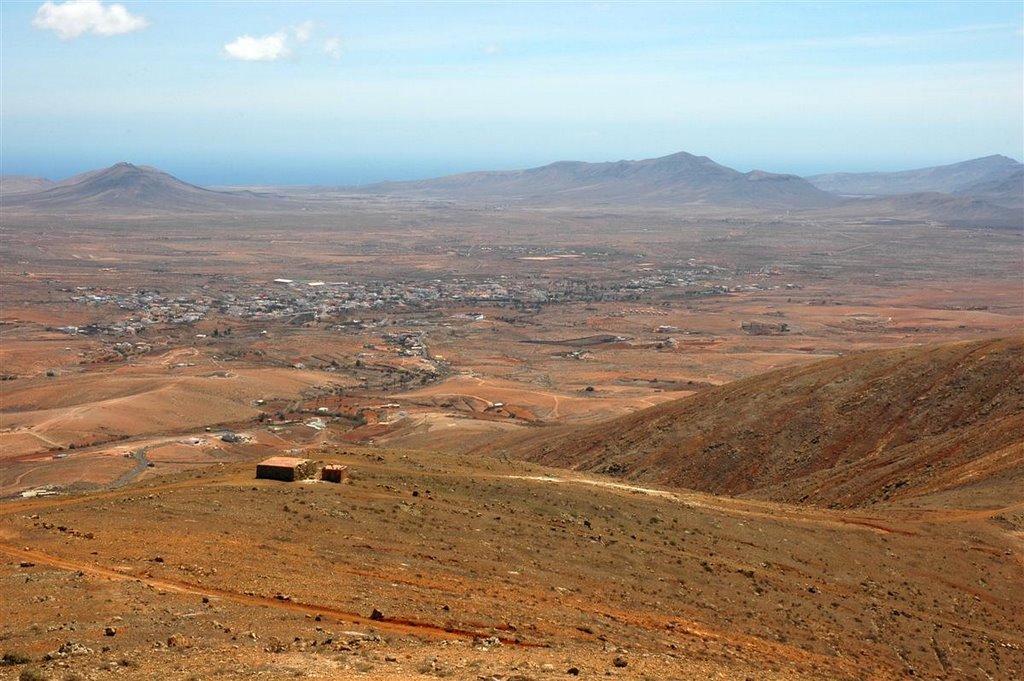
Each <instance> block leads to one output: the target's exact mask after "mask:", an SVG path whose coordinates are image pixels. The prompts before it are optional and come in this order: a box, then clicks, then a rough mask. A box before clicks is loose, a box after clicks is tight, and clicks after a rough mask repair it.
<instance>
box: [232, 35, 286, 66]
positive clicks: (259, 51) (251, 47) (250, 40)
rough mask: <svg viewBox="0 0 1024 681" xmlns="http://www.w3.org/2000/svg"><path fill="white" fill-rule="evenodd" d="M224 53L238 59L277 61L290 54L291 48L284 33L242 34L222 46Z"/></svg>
mask: <svg viewBox="0 0 1024 681" xmlns="http://www.w3.org/2000/svg"><path fill="white" fill-rule="evenodd" d="M224 54H226V55H227V56H228V57H230V58H232V59H238V60H240V61H277V60H278V59H284V58H285V57H287V56H288V55H289V54H291V49H290V48H289V46H288V36H287V35H286V34H284V33H272V34H271V35H265V36H263V37H261V38H255V37H253V36H251V35H242V36H239V37H237V38H235V39H234V40H232V41H231V42H230V43H228V44H226V45H225V46H224Z"/></svg>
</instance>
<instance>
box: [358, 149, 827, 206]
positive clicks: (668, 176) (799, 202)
mask: <svg viewBox="0 0 1024 681" xmlns="http://www.w3.org/2000/svg"><path fill="white" fill-rule="evenodd" d="M357 189H358V190H359V191H363V192H372V193H379V194H402V195H416V196H424V197H427V196H430V197H458V198H463V199H478V200H491V201H496V200H507V201H517V202H525V203H552V202H556V203H567V204H572V205H579V204H582V203H587V204H646V205H652V204H653V205H666V204H672V205H680V204H707V205H715V206H753V207H774V208H780V207H786V208H808V207H824V206H828V205H832V204H834V203H836V198H835V197H834V196H832V195H830V194H828V193H827V192H825V191H822V190H820V189H818V188H816V187H814V186H813V185H812V184H810V183H809V182H807V181H806V180H804V179H802V178H800V177H797V176H796V175H780V174H776V173H768V172H764V171H760V170H755V171H752V172H749V173H741V172H739V171H737V170H733V169H732V168H727V167H726V166H723V165H720V164H718V163H715V162H714V161H712V160H711V159H709V158H707V157H706V156H694V155H693V154H688V153H686V152H680V153H677V154H672V155H671V156H663V157H661V158H652V159H646V160H643V161H615V162H608V163H584V162H581V161H559V162H557V163H552V164H550V165H546V166H541V167H539V168H529V169H526V170H501V171H486V172H474V173H463V174H459V175H449V176H447V177H440V178H436V179H429V180H419V181H414V182H382V183H378V184H371V185H364V186H362V187H358V188H357Z"/></svg>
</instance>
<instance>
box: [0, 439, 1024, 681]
mask: <svg viewBox="0 0 1024 681" xmlns="http://www.w3.org/2000/svg"><path fill="white" fill-rule="evenodd" d="M309 454H311V455H313V456H316V457H318V458H319V457H323V458H325V459H326V460H329V461H331V462H337V463H342V464H344V465H348V466H349V467H350V469H351V477H350V479H349V482H348V484H344V485H335V484H331V483H323V482H318V483H314V482H312V481H310V482H307V483H301V482H296V483H286V482H278V481H274V480H254V479H253V465H252V463H249V464H242V463H239V464H228V465H223V466H211V467H207V468H206V469H205V470H204V471H187V472H183V473H171V474H165V475H159V473H158V471H159V470H160V467H159V466H158V467H157V469H156V470H155V471H153V472H154V473H157V474H156V475H154V476H153V477H151V478H149V479H146V478H145V477H144V478H143V479H142V480H141V481H140V482H139V483H137V484H133V485H129V486H127V487H124V488H120V489H117V490H110V491H106V492H96V493H91V494H81V495H74V496H61V497H52V498H36V499H24V500H16V501H12V502H5V503H3V504H0V593H3V595H4V617H2V618H0V641H2V643H0V655H5V656H7V658H6V659H5V660H4V662H5V664H4V665H0V678H17V676H19V675H20V674H21V673H25V670H28V669H32V668H36V669H38V670H39V672H41V673H37V674H36V675H35V676H30V675H31V673H32V672H31V671H29V672H27V673H25V676H22V678H52V679H64V678H78V677H79V676H84V677H85V678H90V679H112V678H133V679H135V678H146V679H154V678H159V679H180V680H182V681H184V680H185V679H193V678H217V679H251V678H273V679H279V678H297V677H306V678H321V679H351V678H376V679H388V680H389V681H393V680H396V679H399V680H401V679H431V678H447V679H457V680H459V681H463V680H465V681H479V680H480V679H505V680H511V679H520V680H531V681H546V680H549V679H569V678H576V677H578V678H580V679H595V678H619V679H745V678H754V679H759V680H763V681H769V680H771V681H794V680H798V679H799V680H803V679H808V680H810V679H814V680H815V681H816V680H818V679H836V680H840V679H841V680H849V681H853V680H855V679H872V680H888V679H905V678H908V677H909V676H911V675H913V676H914V677H918V678H929V679H939V678H949V679H951V678H979V679H980V678H987V679H1018V678H1020V673H1021V670H1022V669H1024V653H1022V652H1021V651H1022V650H1024V636H1022V635H1021V631H1022V620H1024V613H1022V612H1021V609H1020V608H1019V607H1015V606H1014V604H1015V603H1020V601H1021V598H1022V589H1024V587H1022V584H1024V582H1022V580H1021V579H1020V576H1021V565H1020V563H1019V559H1020V555H1019V548H1020V543H1019V542H1020V540H1019V538H1017V537H1016V536H1014V534H1013V532H1011V531H1008V530H1007V529H1006V527H1005V526H1004V524H1003V522H1001V520H1000V519H999V518H995V517H993V516H995V515H996V513H997V512H996V511H987V512H982V513H974V514H964V513H949V512H945V511H941V510H930V509H894V508H890V507H879V508H878V509H871V510H860V509H858V510H857V511H855V512H850V511H838V510H827V509H818V508H809V507H795V506H788V505H784V504H777V503H772V502H764V501H754V500H739V499H723V498H716V497H713V496H711V495H707V494H700V493H672V492H666V491H662V490H645V489H641V488H634V487H629V486H625V485H619V486H616V485H614V484H609V482H608V481H607V480H602V479H595V478H593V477H590V476H583V475H575V474H574V475H565V474H563V473H562V472H559V471H552V470H550V469H544V468H541V467H538V466H533V465H527V464H524V463H521V462H509V463H503V464H501V465H498V466H495V465H493V464H494V462H493V461H489V460H482V459H480V457H466V456H459V455H451V454H446V453H431V452H412V451H401V450H398V451H394V450H386V449H381V448H372V449H365V450H357V451H346V452H337V451H328V450H320V451H310V452H309ZM998 513H999V514H1000V515H1001V516H1013V517H1016V518H1017V519H1018V520H1019V519H1020V517H1021V510H1020V508H1019V506H1018V508H1017V509H1014V510H1005V509H1004V510H1000V511H998ZM951 555H958V556H959V557H960V559H958V560H953V561H950V560H947V558H948V557H949V556H951ZM69 641H74V642H75V643H76V644H77V645H78V647H75V646H74V645H73V644H69V643H68V642H69ZM68 652H71V653H74V654H73V655H67V654H66V653H68Z"/></svg>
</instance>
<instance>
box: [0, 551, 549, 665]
mask: <svg viewBox="0 0 1024 681" xmlns="http://www.w3.org/2000/svg"><path fill="white" fill-rule="evenodd" d="M0 553H5V554H7V555H9V556H11V557H13V558H15V559H18V560H19V561H28V562H33V563H42V564H44V565H50V566H52V567H56V568H61V569H64V570H72V571H75V572H82V573H85V574H88V575H91V576H93V577H98V578H100V579H107V580H111V581H120V582H141V583H143V584H147V585H148V586H151V587H153V588H154V589H158V590H161V591H168V592H172V593H179V594H189V595H194V596H201V597H202V596H205V597H208V598H219V599H221V600H225V601H230V602H232V603H238V604H241V605H248V606H258V607H268V608H274V609H276V610H285V611H289V612H298V613H303V614H310V615H321V616H327V617H334V618H336V619H338V620H339V621H340V620H344V621H346V622H349V623H352V624H357V625H362V626H367V627H374V628H376V629H384V630H387V631H392V632H396V633H401V634H412V635H419V636H424V635H426V636H430V637H436V638H453V637H455V638H465V639H473V638H488V637H491V636H493V634H492V633H491V632H487V631H482V632H481V631H470V630H466V629H459V628H455V627H444V626H440V625H436V624H431V623H429V622H421V621H417V620H411V619H401V618H388V617H385V618H383V619H373V618H371V617H366V616H364V615H360V614H359V613H355V612H349V611H346V610H340V609H337V608H331V607H328V606H323V605H314V604H310V603H299V602H297V601H293V600H288V599H286V598H285V599H282V598H277V597H270V596H257V595H248V594H242V593H238V592H235V591H229V590H226V589H218V588H214V587H207V586H200V585H198V584H190V583H188V582H182V581H177V580H171V579H161V578H157V577H152V576H150V575H147V574H142V575H137V574H125V573H122V572H118V571H116V570H111V569H109V568H105V567H102V566H99V565H96V564H95V563H89V562H84V561H78V560H71V559H67V558H61V557H59V556H54V555H51V554H49V553H45V552H43V551H38V550H34V549H29V548H23V549H19V548H17V547H15V546H11V545H9V544H4V543H0ZM498 638H499V639H500V640H501V642H502V643H505V644H508V645H516V646H521V647H528V648H537V647H547V644H539V643H529V642H525V641H522V640H519V639H516V638H508V637H500V636H499V637H498Z"/></svg>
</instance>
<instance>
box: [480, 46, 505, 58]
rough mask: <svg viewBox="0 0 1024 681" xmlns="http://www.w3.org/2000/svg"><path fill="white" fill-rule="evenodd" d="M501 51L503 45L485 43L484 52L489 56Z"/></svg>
mask: <svg viewBox="0 0 1024 681" xmlns="http://www.w3.org/2000/svg"><path fill="white" fill-rule="evenodd" d="M500 52H501V47H500V46H498V45H484V47H483V53H484V54H486V55H487V56H488V57H493V56H494V55H496V54H498V53H500Z"/></svg>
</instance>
